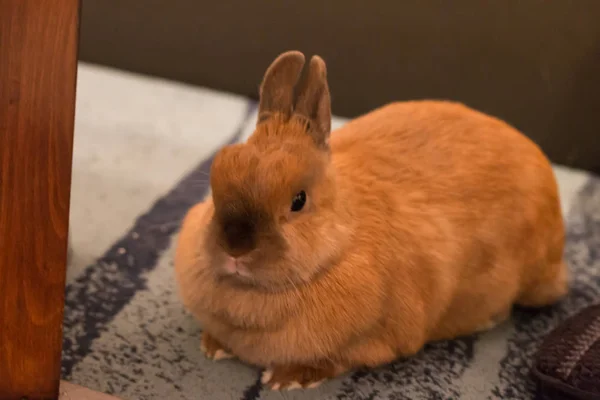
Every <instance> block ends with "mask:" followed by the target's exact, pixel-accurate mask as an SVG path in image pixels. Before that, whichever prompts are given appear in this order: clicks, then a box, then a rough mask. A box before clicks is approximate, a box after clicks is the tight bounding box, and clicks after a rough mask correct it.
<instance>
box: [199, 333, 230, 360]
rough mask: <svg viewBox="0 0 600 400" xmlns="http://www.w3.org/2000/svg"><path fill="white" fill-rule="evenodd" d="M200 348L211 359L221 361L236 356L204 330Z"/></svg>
mask: <svg viewBox="0 0 600 400" xmlns="http://www.w3.org/2000/svg"><path fill="white" fill-rule="evenodd" d="M200 350H202V353H204V355H205V356H206V358H208V359H209V360H213V361H219V360H226V359H228V358H235V356H234V355H233V354H231V353H229V352H228V351H227V350H226V349H225V348H224V347H223V346H222V345H221V343H219V342H218V341H217V339H215V338H213V337H212V336H210V335H209V334H208V333H206V332H202V339H201V341H200Z"/></svg>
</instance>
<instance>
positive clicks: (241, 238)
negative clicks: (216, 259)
mask: <svg viewBox="0 0 600 400" xmlns="http://www.w3.org/2000/svg"><path fill="white" fill-rule="evenodd" d="M223 234H224V236H225V243H226V244H227V253H229V255H231V256H233V257H238V256H241V255H243V254H246V253H249V252H250V251H252V250H253V249H254V247H255V246H256V243H255V241H256V230H255V229H254V226H253V225H252V224H251V223H249V222H246V221H236V222H230V223H228V224H226V225H224V226H223Z"/></svg>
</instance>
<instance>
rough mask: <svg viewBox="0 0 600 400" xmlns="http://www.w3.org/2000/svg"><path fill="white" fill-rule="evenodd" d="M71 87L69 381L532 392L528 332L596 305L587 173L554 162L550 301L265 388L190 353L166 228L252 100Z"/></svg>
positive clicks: (598, 218) (124, 388) (196, 193)
mask: <svg viewBox="0 0 600 400" xmlns="http://www.w3.org/2000/svg"><path fill="white" fill-rule="evenodd" d="M78 89H79V92H78V100H77V101H78V104H77V117H76V140H75V157H74V176H73V196H72V214H71V235H72V242H71V245H72V250H73V258H72V264H71V265H70V266H69V278H68V279H69V282H68V286H67V289H66V310H65V321H64V346H63V347H64V348H63V378H64V379H66V380H69V381H71V382H73V383H77V384H81V385H84V386H87V387H89V388H92V389H95V390H98V391H102V392H106V393H110V394H114V395H116V396H119V397H121V398H123V399H131V400H134V399H157V400H158V399H160V400H165V399H173V400H178V399H215V400H221V399H244V400H257V399H281V398H282V397H283V398H286V399H287V398H289V399H356V400H358V399H361V400H362V399H379V398H381V399H458V398H462V399H473V400H480V399H499V398H504V399H531V398H533V392H534V385H533V382H532V380H531V379H530V377H529V367H530V365H531V361H532V356H533V355H534V352H535V350H536V348H537V346H538V344H539V342H540V339H541V338H543V337H544V335H545V334H546V333H548V332H549V330H551V329H552V328H553V327H554V326H556V325H557V324H558V323H560V321H562V320H564V319H565V318H566V317H567V316H569V315H571V314H573V313H575V312H576V311H578V310H580V309H581V308H583V307H585V306H586V305H589V304H592V303H594V302H598V301H600V180H599V179H597V178H594V177H592V176H589V175H587V174H585V173H583V172H579V171H572V170H568V169H565V168H561V167H557V168H556V170H555V171H556V175H557V179H558V181H559V185H560V189H561V199H562V203H563V211H564V212H565V217H566V220H567V226H568V238H567V240H568V243H567V248H566V258H567V260H568V261H569V263H570V266H571V270H572V273H573V277H574V281H573V285H572V290H571V293H570V295H569V296H568V298H566V299H565V300H564V301H563V302H562V303H560V304H559V305H558V306H556V307H553V308H549V309H545V310H540V311H535V312H532V311H525V310H515V312H514V314H513V317H512V319H511V320H510V321H509V322H507V323H505V324H503V325H502V326H500V327H498V328H497V329H495V330H493V331H491V332H488V333H486V334H483V335H478V336H473V337H468V338H464V339H460V340H454V341H449V342H442V343H435V344H431V345H429V346H427V348H426V349H424V350H423V351H422V352H421V353H420V354H419V355H418V356H416V357H413V358H411V359H409V360H403V361H398V362H395V363H393V364H391V365H388V366H385V367H381V368H378V369H375V370H359V371H354V372H353V373H350V374H348V375H346V376H343V377H341V378H339V379H336V380H333V381H331V382H328V383H326V384H324V385H322V386H321V387H319V388H318V389H316V390H314V391H292V392H282V393H278V392H269V391H265V390H263V389H262V388H261V385H260V382H259V371H258V370H256V369H254V368H252V367H249V366H246V365H243V364H240V363H238V362H236V361H231V360H227V361H221V362H216V363H215V362H211V361H207V360H205V359H204V358H203V356H202V354H201V352H200V349H199V343H200V331H201V327H200V326H198V325H197V323H196V322H195V321H194V320H193V319H192V317H191V316H190V315H188V313H186V311H185V310H184V309H183V307H182V306H181V304H180V302H179V299H178V297H177V292H176V287H175V284H174V279H173V265H172V258H173V251H174V243H175V239H176V236H177V231H178V227H179V223H180V221H181V219H182V218H183V216H184V215H185V213H186V211H187V210H188V209H189V208H190V207H191V206H192V205H193V204H195V203H196V202H198V201H200V200H201V199H202V198H203V197H204V196H205V195H206V194H207V192H208V186H207V172H208V169H209V166H210V162H211V157H212V155H213V154H214V152H215V151H216V150H217V149H218V148H219V147H220V146H221V145H223V144H225V143H227V142H233V141H240V140H244V138H245V137H247V136H248V135H249V133H250V132H251V131H252V127H253V125H254V123H255V115H254V109H255V105H254V104H253V103H252V102H251V101H249V100H246V99H244V98H241V97H236V96H232V95H228V94H225V93H218V92H214V91H209V90H205V89H200V88H191V87H188V86H184V85H180V84H176V83H172V82H165V81H160V80H156V79H150V78H145V77H139V76H135V75H131V74H124V73H122V72H118V71H110V70H105V69H101V68H96V67H92V66H89V65H85V64H82V65H81V68H80V73H79V86H78ZM343 123H344V121H343V120H342V119H335V121H334V126H339V125H341V124H343Z"/></svg>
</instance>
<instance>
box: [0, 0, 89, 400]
mask: <svg viewBox="0 0 600 400" xmlns="http://www.w3.org/2000/svg"><path fill="white" fill-rule="evenodd" d="M79 6H80V5H79V0H0V400H21V399H28V400H38V399H40V400H41V399H57V398H58V393H59V383H60V358H61V345H62V322H63V307H64V289H65V269H66V259H67V238H68V223H69V198H70V189H71V157H72V146H73V125H74V109H75V85H76V82H75V81H76V71H77V47H78V34H79Z"/></svg>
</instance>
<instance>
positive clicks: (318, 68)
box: [294, 56, 331, 147]
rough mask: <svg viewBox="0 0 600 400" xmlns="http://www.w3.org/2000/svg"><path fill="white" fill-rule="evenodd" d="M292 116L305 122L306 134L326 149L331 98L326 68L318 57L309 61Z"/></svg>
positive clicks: (329, 127) (329, 129) (329, 126)
mask: <svg viewBox="0 0 600 400" xmlns="http://www.w3.org/2000/svg"><path fill="white" fill-rule="evenodd" d="M297 96H298V97H297V100H296V105H295V108H294V114H296V115H297V116H299V117H301V118H302V119H305V120H307V122H308V133H309V134H310V135H311V136H312V137H313V139H314V140H315V143H316V144H317V145H318V146H319V147H327V141H328V139H329V133H330V132H331V98H330V95H329V85H328V84H327V67H326V65H325V61H323V59H322V58H321V57H319V56H313V57H312V58H311V60H310V66H309V68H308V73H307V74H306V76H305V77H304V80H303V81H302V83H301V84H300V85H299V87H298V90H297Z"/></svg>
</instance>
